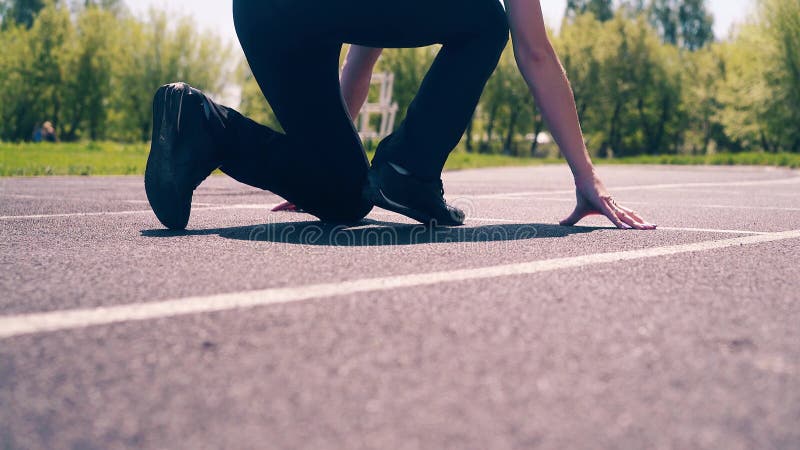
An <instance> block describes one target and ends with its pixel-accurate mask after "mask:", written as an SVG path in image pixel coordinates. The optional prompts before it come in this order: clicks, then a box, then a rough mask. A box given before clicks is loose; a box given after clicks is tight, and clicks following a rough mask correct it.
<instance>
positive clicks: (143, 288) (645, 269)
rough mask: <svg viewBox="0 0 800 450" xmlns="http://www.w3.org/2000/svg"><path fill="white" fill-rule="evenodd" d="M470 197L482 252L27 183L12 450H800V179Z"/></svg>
mask: <svg viewBox="0 0 800 450" xmlns="http://www.w3.org/2000/svg"><path fill="white" fill-rule="evenodd" d="M600 171H601V175H602V176H603V178H604V180H605V181H606V184H607V185H608V186H609V188H610V189H611V190H612V192H613V193H614V194H615V197H616V199H617V201H618V202H619V203H620V204H623V205H628V206H630V207H632V208H634V209H636V210H638V211H639V212H640V213H642V214H643V215H644V216H645V217H646V218H647V219H649V220H651V221H653V222H656V223H658V224H659V226H660V229H659V230H657V231H654V232H633V231H622V230H614V229H610V228H608V224H607V223H606V222H605V221H604V220H602V219H600V218H594V219H591V220H588V221H586V222H585V223H582V224H581V225H582V226H580V227H559V226H556V225H555V224H557V222H558V220H559V219H560V218H563V217H564V216H566V215H567V214H568V213H569V212H570V210H571V207H572V206H573V201H574V194H573V193H572V190H571V179H570V176H569V174H568V171H567V169H566V167H560V166H546V167H539V168H511V169H490V170H474V171H462V172H452V173H448V174H447V175H446V177H445V187H446V189H447V197H448V198H449V199H450V200H452V201H454V202H455V203H457V204H459V205H460V206H462V207H463V208H465V209H466V210H467V211H468V214H469V217H470V220H469V221H468V223H467V226H466V227H465V228H460V229H449V230H445V229H435V230H427V229H424V228H422V227H418V226H414V225H411V224H410V223H409V222H408V221H407V220H405V219H404V218H402V217H400V216H397V215H395V214H392V213H388V212H385V211H382V210H375V211H373V213H372V214H371V215H370V217H369V220H367V221H365V222H364V223H362V224H361V225H359V226H355V227H350V228H344V227H332V226H321V225H320V224H319V223H318V222H316V221H314V220H313V218H312V217H310V216H307V215H303V214H297V213H271V212H269V210H270V209H271V207H272V206H274V205H275V204H277V203H279V201H280V199H279V198H278V197H275V196H273V195H271V194H269V193H265V192H261V191H257V190H254V189H251V188H248V187H246V186H242V185H239V184H237V183H236V182H234V181H233V180H230V179H228V178H226V177H222V176H220V177H212V179H210V180H209V181H207V182H206V183H205V184H204V185H203V186H201V188H200V189H199V190H198V192H197V193H196V195H195V204H194V212H193V215H192V219H191V221H190V223H189V231H187V232H185V233H173V232H167V231H164V230H163V229H162V228H161V226H160V225H159V223H158V222H157V220H156V219H155V217H154V216H153V214H152V213H151V212H150V211H149V208H148V205H147V202H146V199H145V196H144V189H143V182H142V180H141V179H140V178H138V177H93V178H11V179H0V246H1V247H2V251H0V262H2V269H3V270H2V271H1V272H0V289H2V291H0V292H2V293H3V294H2V296H1V297H2V298H0V448H3V449H7V448H8V449H62V448H65V449H116V448H152V449H167V448H169V449H179V448H180V449H183V448H186V449H205V448H208V449H219V448H313V449H319V448H348V449H350V448H392V449H415V448H420V449H423V448H424V449H430V448H454V449H467V448H476V449H486V448H492V449H502V448H532V447H539V448H680V449H686V448H725V449H737V448H742V449H744V448H787V449H789V448H798V447H800V427H798V426H797V424H798V422H800V326H798V324H800V301H798V300H800V276H798V272H797V268H798V266H799V265H800V231H798V230H800V195H799V194H798V193H799V192H800V173H798V172H796V171H789V170H780V169H766V168H707V167H657V166H626V167H616V166H604V167H601V169H600Z"/></svg>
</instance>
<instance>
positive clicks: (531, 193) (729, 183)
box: [461, 176, 800, 199]
mask: <svg viewBox="0 0 800 450" xmlns="http://www.w3.org/2000/svg"><path fill="white" fill-rule="evenodd" d="M797 183H800V176H793V177H791V178H781V179H779V180H754V181H720V182H708V183H666V184H644V185H638V186H619V187H614V188H612V189H611V191H612V192H617V191H638V190H644V189H646V190H654V189H656V190H657V189H676V188H677V189H679V188H691V187H728V186H771V185H781V184H797ZM574 193H575V190H574V189H566V190H559V191H523V192H503V193H499V194H482V195H461V197H466V198H479V199H485V198H512V197H534V196H538V195H553V194H574Z"/></svg>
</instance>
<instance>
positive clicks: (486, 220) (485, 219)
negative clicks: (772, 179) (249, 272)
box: [370, 211, 770, 235]
mask: <svg viewBox="0 0 800 450" xmlns="http://www.w3.org/2000/svg"><path fill="white" fill-rule="evenodd" d="M370 216H383V217H389V216H391V217H403V216H401V215H399V214H397V213H393V212H383V211H375V212H372V213H371V214H370ZM467 222H478V223H509V224H519V225H524V224H525V222H524V221H521V220H511V219H497V218H492V217H467ZM553 225H554V226H555V225H556V224H553ZM608 228H609V229H614V228H613V227H611V226H609V227H608ZM658 230H661V231H693V232H703V233H720V234H745V235H746V234H770V232H769V231H752V230H727V229H717V228H692V227H661V226H659V227H658Z"/></svg>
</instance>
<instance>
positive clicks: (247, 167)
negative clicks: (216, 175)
mask: <svg viewBox="0 0 800 450" xmlns="http://www.w3.org/2000/svg"><path fill="white" fill-rule="evenodd" d="M233 14H234V21H235V23H236V31H237V34H238V36H239V40H240V42H241V44H242V48H243V49H244V53H245V55H246V56H247V60H248V62H249V63H250V67H251V69H252V71H253V74H254V76H255V78H256V80H257V81H258V83H259V86H260V87H261V90H262V91H263V93H264V95H265V97H266V98H267V100H268V101H269V103H270V105H271V106H272V109H273V110H274V112H275V115H276V117H277V118H278V121H279V122H280V124H281V126H282V127H283V129H284V132H285V134H281V133H278V132H276V131H273V130H271V129H269V128H267V127H264V126H262V125H259V124H256V123H255V122H253V121H251V120H249V119H247V118H245V117H243V116H242V115H240V114H239V113H237V112H236V111H233V110H230V109H228V108H225V107H223V106H219V109H218V112H219V117H220V119H221V120H220V122H219V124H220V125H221V126H218V127H215V131H214V133H215V137H216V139H215V140H218V141H219V142H220V143H221V145H220V147H221V148H222V149H223V154H224V156H223V163H222V167H221V169H222V170H223V171H224V172H225V173H227V174H228V175H230V176H232V177H233V178H235V179H237V180H239V181H241V182H243V183H246V184H249V185H251V186H255V187H259V188H261V189H266V190H270V191H273V192H275V193H276V194H278V195H281V196H283V197H284V198H286V199H287V200H289V201H292V202H294V203H296V204H297V205H299V206H300V207H302V208H304V209H305V210H306V211H308V212H310V213H312V214H314V215H316V216H318V217H319V218H321V219H323V220H331V221H354V220H358V219H360V218H362V217H363V216H364V215H366V214H367V213H368V212H369V209H370V208H371V205H369V204H368V203H366V202H365V201H364V200H362V197H361V190H362V187H363V185H364V183H365V180H366V174H367V170H368V168H369V163H368V161H367V158H366V154H365V153H364V149H363V147H362V144H361V141H360V139H359V137H358V134H357V132H356V130H355V128H354V127H353V123H352V120H351V118H350V116H349V114H348V113H347V110H346V107H345V104H344V101H343V99H342V95H341V89H340V86H339V66H338V65H339V54H340V51H341V47H342V45H343V43H353V44H360V45H365V46H370V47H389V48H392V47H419V46H426V45H431V44H435V43H440V44H442V48H441V50H440V52H439V54H438V56H437V57H436V60H435V62H434V63H433V66H432V67H431V69H430V71H429V72H428V74H427V76H426V77H425V79H424V81H423V82H422V86H421V87H420V90H419V93H418V94H417V96H416V98H415V99H414V101H413V102H412V103H411V105H410V106H409V109H408V112H407V115H406V119H405V120H404V121H403V123H402V124H400V125H399V127H398V128H397V130H396V131H395V132H394V133H393V134H392V135H391V136H389V137H387V138H386V139H385V140H384V141H382V142H381V143H380V145H379V146H378V150H377V153H376V156H375V160H374V161H373V163H380V162H385V161H391V162H394V163H397V164H398V165H400V166H402V167H404V168H406V169H408V170H409V171H411V172H412V173H414V174H415V175H417V176H419V177H421V178H431V179H434V178H439V177H440V175H441V171H442V169H443V167H444V163H445V161H446V159H447V156H448V155H449V153H450V152H451V151H452V149H453V148H454V147H455V146H456V145H457V144H458V141H459V139H460V138H461V135H462V134H463V133H464V129H465V128H466V126H467V123H468V121H469V119H470V117H471V115H472V114H473V111H474V109H475V106H476V105H477V103H478V100H479V98H480V95H481V92H482V90H483V88H484V85H485V84H486V81H487V80H488V78H489V76H490V75H491V73H492V72H493V71H494V68H495V67H496V65H497V61H498V59H499V57H500V54H501V53H502V50H503V48H504V47H505V44H506V42H507V40H508V24H507V20H506V16H505V12H504V10H503V7H502V5H501V4H500V2H499V1H498V0H234V2H233ZM217 106H218V105H217Z"/></svg>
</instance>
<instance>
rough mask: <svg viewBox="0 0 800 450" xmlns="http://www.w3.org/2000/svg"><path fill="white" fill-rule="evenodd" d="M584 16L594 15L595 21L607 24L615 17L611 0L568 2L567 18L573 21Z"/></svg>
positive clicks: (572, 0) (570, 0)
mask: <svg viewBox="0 0 800 450" xmlns="http://www.w3.org/2000/svg"><path fill="white" fill-rule="evenodd" d="M584 14H592V15H593V16H594V17H595V19H597V20H600V21H602V22H605V21H606V20H611V18H612V17H614V5H613V2H612V1H611V0H567V11H566V17H567V18H568V19H573V18H575V17H577V16H581V15H584Z"/></svg>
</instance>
